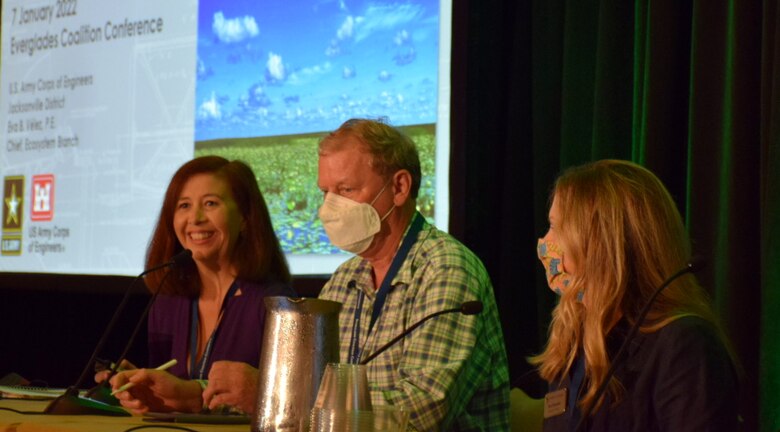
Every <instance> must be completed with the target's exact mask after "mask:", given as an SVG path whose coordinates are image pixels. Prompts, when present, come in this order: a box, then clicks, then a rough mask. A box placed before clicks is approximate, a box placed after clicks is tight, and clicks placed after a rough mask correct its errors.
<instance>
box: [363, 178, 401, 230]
mask: <svg viewBox="0 0 780 432" xmlns="http://www.w3.org/2000/svg"><path fill="white" fill-rule="evenodd" d="M392 182H393V179H390V180H388V181H387V183H385V185H384V186H382V190H380V191H379V193H378V194H376V196H375V197H374V199H373V200H371V203H370V204H369V205H370V206H371V207H374V203H375V202H376V200H378V199H379V197H380V196H382V193H383V192H384V191H385V189H387V185H389V184H390V183H392ZM393 210H395V204H393V205H392V206H391V207H390V211H388V212H387V213H385V215H384V216H382V217H381V218H380V219H379V222H384V221H385V219H387V217H388V216H390V213H392V212H393Z"/></svg>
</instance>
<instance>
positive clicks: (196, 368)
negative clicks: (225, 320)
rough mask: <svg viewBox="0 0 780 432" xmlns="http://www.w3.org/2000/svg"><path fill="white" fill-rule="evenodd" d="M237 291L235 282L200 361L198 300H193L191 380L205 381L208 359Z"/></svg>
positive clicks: (225, 299)
mask: <svg viewBox="0 0 780 432" xmlns="http://www.w3.org/2000/svg"><path fill="white" fill-rule="evenodd" d="M236 291H238V283H237V282H235V281H233V285H231V286H230V289H229V290H228V292H227V293H226V294H225V298H224V299H223V300H222V307H221V308H220V311H219V317H220V318H219V319H218V321H217V326H216V327H215V328H214V331H213V332H211V336H210V337H209V340H208V342H206V347H205V348H204V349H203V357H201V358H200V361H197V360H196V359H197V357H198V320H199V318H198V298H197V297H196V298H194V299H192V319H191V322H192V324H191V325H190V378H193V379H205V378H204V375H205V374H206V365H207V364H208V359H209V356H210V355H211V348H212V346H213V345H214V340H216V338H217V331H219V326H220V324H222V317H223V316H224V314H225V310H226V308H227V304H228V301H230V299H231V298H233V296H234V295H235V294H236Z"/></svg>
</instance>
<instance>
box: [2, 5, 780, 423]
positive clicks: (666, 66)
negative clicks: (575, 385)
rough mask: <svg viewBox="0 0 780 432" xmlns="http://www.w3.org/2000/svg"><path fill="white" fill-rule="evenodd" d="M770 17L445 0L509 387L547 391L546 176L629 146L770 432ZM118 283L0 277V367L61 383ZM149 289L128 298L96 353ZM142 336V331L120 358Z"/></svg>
mask: <svg viewBox="0 0 780 432" xmlns="http://www.w3.org/2000/svg"><path fill="white" fill-rule="evenodd" d="M778 24H780V8H778V6H777V2H776V1H774V0H745V1H736V0H730V1H728V0H724V1H706V2H705V1H693V0H682V1H680V0H662V1H650V0H635V1H633V2H624V1H618V2H615V1H599V0H593V1H586V2H583V1H579V0H571V1H567V0H488V1H485V0H454V5H453V43H452V73H451V77H452V93H451V98H452V109H451V119H452V126H451V137H452V152H451V154H452V159H451V164H450V177H451V181H450V183H451V197H452V202H451V208H450V215H451V223H450V227H449V230H450V232H452V233H453V235H455V236H456V237H457V238H458V239H460V240H461V241H463V242H464V243H465V244H466V245H467V246H469V247H470V248H471V249H473V250H474V251H475V252H476V254H477V255H478V256H479V257H481V258H482V260H483V261H484V263H485V265H486V267H487V269H488V271H489V273H490V275H491V278H492V280H493V283H494V286H495V292H496V297H497V300H498V304H499V308H500V312H501V315H502V321H503V327H504V337H505V340H506V344H507V351H508V355H509V360H510V368H511V374H512V380H513V382H514V383H515V384H516V385H518V386H522V387H524V388H526V390H527V391H530V392H531V393H537V392H538V391H540V387H539V384H538V383H537V382H536V381H535V380H534V379H533V378H534V374H533V372H532V371H531V369H530V367H529V366H528V364H527V363H526V361H525V357H526V356H528V355H531V354H534V353H537V352H539V350H540V349H541V347H542V345H543V343H544V341H545V339H546V329H547V322H548V320H549V313H550V310H551V308H552V306H553V305H554V302H555V300H556V299H555V296H554V295H553V294H551V292H550V291H549V289H547V287H546V286H545V283H544V278H543V274H542V272H541V266H540V265H539V264H538V262H537V259H536V256H535V244H536V243H535V242H536V238H537V237H539V236H541V235H542V234H543V233H544V231H545V225H546V213H547V199H548V193H549V188H550V185H551V184H552V182H553V180H554V179H555V177H556V176H557V175H558V174H559V172H560V171H561V170H562V169H564V168H566V167H569V166H572V165H577V164H580V163H583V162H586V161H589V160H595V159H602V158H620V159H630V160H633V161H636V162H638V163H641V164H643V165H645V166H647V167H648V168H650V169H651V170H653V171H654V172H656V173H657V174H658V175H659V177H660V178H661V180H662V181H663V182H664V183H665V184H666V185H667V187H668V188H669V189H670V191H671V193H672V195H673V197H674V198H675V200H676V202H677V204H678V207H679V208H680V211H681V213H682V214H683V217H684V218H685V220H686V223H687V226H688V229H689V232H690V233H691V237H692V238H693V241H694V248H695V252H696V253H697V254H700V255H703V256H704V257H705V258H706V259H707V261H708V266H707V267H706V268H705V269H704V271H702V272H701V273H699V278H700V280H701V282H702V284H703V285H704V286H705V287H706V288H707V289H708V290H709V291H710V294H711V295H712V298H713V302H714V304H715V306H716V309H717V311H718V312H719V314H720V315H721V317H722V320H723V323H724V326H725V328H726V331H727V333H728V334H729V336H730V338H731V339H732V341H733V342H734V346H735V348H736V351H737V354H738V356H739V357H740V360H741V362H742V367H743V369H744V378H743V384H742V389H741V393H740V395H739V404H740V407H741V411H742V416H743V418H744V420H745V427H744V430H751V431H752V430H765V431H777V430H778V429H780V410H779V409H778V407H780V399H778V398H779V397H780V396H779V395H780V367H778V365H780V321H778V320H777V319H776V317H777V316H779V315H780V266H778V263H780V230H778V229H777V227H778V226H780V78H778V77H780V72H778V70H779V68H777V67H775V66H780V26H778ZM377 114H381V113H377ZM312 187H314V185H313V186H312ZM161 193H162V191H161ZM663 252H664V251H658V253H663ZM323 282H324V279H323V278H319V279H317V278H314V279H302V280H297V281H296V282H295V285H296V288H297V289H298V290H299V292H301V293H302V294H310V295H314V294H315V293H316V292H317V290H318V289H319V287H320V286H321V285H322V283H323ZM129 283H130V278H111V277H79V276H29V275H7V274H0V319H1V320H2V323H3V324H2V327H1V328H2V329H1V330H0V340H2V343H0V349H2V354H0V374H3V373H6V372H11V371H13V372H17V373H20V374H22V375H24V376H25V377H27V378H31V379H42V380H46V381H49V383H50V384H52V385H68V384H70V383H71V381H72V380H73V379H75V378H76V377H77V375H78V374H79V373H80V371H81V368H82V367H83V364H84V362H85V361H86V359H87V358H88V357H89V355H90V353H91V351H92V348H93V347H94V344H95V342H96V341H97V339H98V337H99V335H100V332H101V330H102V328H103V326H104V325H105V323H107V322H108V321H109V319H110V316H111V314H112V313H113V310H114V308H115V305H116V304H117V303H118V302H119V300H120V299H121V295H122V292H123V291H124V290H125V289H126V287H127V286H128V285H129ZM145 299H146V297H145V294H144V293H143V292H140V291H139V292H137V293H134V294H133V296H132V297H131V301H130V304H129V307H128V309H127V311H126V313H125V315H126V316H127V317H128V318H126V319H123V320H122V321H121V322H122V325H121V326H120V327H121V328H118V329H117V331H116V334H115V335H114V336H112V338H111V344H110V346H109V347H108V348H107V349H106V351H107V352H106V354H105V355H106V356H111V355H116V353H117V352H118V351H119V350H120V349H121V348H120V347H121V345H122V344H123V341H124V340H125V339H126V336H125V335H126V334H129V332H130V329H131V327H132V325H133V324H134V322H135V318H133V317H136V316H138V314H139V312H140V310H141V309H142V308H143V305H144V303H145ZM144 345H145V340H144V336H143V332H142V336H141V337H139V339H138V341H137V342H136V346H135V349H134V351H133V352H132V353H131V355H130V357H131V358H132V359H134V360H135V359H140V358H143V357H144V353H143V351H144V350H143V347H144ZM537 394H538V393H537Z"/></svg>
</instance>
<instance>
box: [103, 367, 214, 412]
mask: <svg viewBox="0 0 780 432" xmlns="http://www.w3.org/2000/svg"><path fill="white" fill-rule="evenodd" d="M110 382H111V387H112V388H113V390H116V389H118V388H119V387H121V386H123V385H124V384H126V383H133V384H134V386H133V387H131V388H129V389H127V390H125V391H121V392H119V393H117V394H115V395H114V396H115V397H116V398H117V399H118V400H119V403H120V404H122V406H123V407H125V408H126V409H127V410H129V411H130V412H132V413H133V414H136V415H140V414H144V413H146V412H149V411H152V412H171V411H178V412H199V411H201V410H202V408H203V399H202V397H201V387H200V384H199V383H198V382H197V381H191V380H182V379H180V378H177V377H175V376H173V375H171V374H169V373H168V372H165V371H158V370H154V369H135V370H131V371H125V372H121V373H118V374H116V375H115V376H114V377H113V378H111V381H110Z"/></svg>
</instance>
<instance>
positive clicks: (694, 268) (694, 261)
mask: <svg viewBox="0 0 780 432" xmlns="http://www.w3.org/2000/svg"><path fill="white" fill-rule="evenodd" d="M704 264H705V261H704V258H702V257H700V256H693V257H691V259H690V260H689V261H688V264H686V265H685V267H683V268H681V269H680V270H678V271H677V272H676V273H674V274H673V275H671V276H669V278H668V279H666V280H665V281H664V283H662V284H661V286H659V287H658V288H656V290H655V291H654V292H653V295H651V296H650V298H649V299H648V300H647V302H646V303H645V305H644V307H643V308H642V311H641V312H639V316H638V317H637V320H636V322H635V323H634V325H632V326H631V330H629V332H628V335H627V336H626V338H625V339H624V340H623V343H622V344H621V345H620V348H619V349H618V351H617V354H615V358H614V359H613V360H612V364H611V365H610V366H609V369H608V370H607V374H606V375H605V376H604V380H602V381H601V384H600V385H599V387H598V388H597V389H596V394H595V395H594V398H593V400H592V402H591V403H589V404H588V405H587V406H586V407H585V408H584V409H583V410H582V415H581V416H580V420H579V422H578V423H577V427H576V428H575V429H574V430H575V431H579V430H580V428H581V427H582V426H583V425H584V423H585V422H586V421H587V418H588V417H589V416H590V414H591V411H592V410H593V407H594V406H596V402H598V400H599V399H600V398H601V397H602V396H603V395H604V392H605V391H606V390H607V386H608V385H609V381H610V380H611V379H612V376H613V375H615V371H616V370H617V366H618V364H619V363H620V362H622V361H623V357H624V354H625V353H626V348H628V346H629V344H630V343H631V341H632V340H633V339H634V337H635V336H636V333H637V332H638V331H639V327H641V326H642V322H643V321H644V320H645V317H646V316H647V313H648V312H650V306H652V305H653V303H654V302H655V299H656V298H657V297H658V295H659V294H661V291H663V290H664V289H666V287H668V286H669V285H671V283H672V282H674V281H675V280H676V279H677V278H679V277H680V276H682V275H684V274H687V273H695V272H698V271H699V270H701V269H702V267H704Z"/></svg>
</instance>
